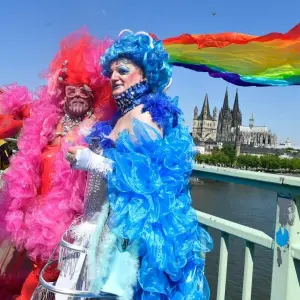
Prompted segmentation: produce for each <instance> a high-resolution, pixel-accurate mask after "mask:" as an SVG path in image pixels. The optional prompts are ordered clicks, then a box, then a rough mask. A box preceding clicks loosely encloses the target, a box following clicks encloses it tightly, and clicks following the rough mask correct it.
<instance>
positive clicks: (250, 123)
mask: <svg viewBox="0 0 300 300" xmlns="http://www.w3.org/2000/svg"><path fill="white" fill-rule="evenodd" d="M253 126H254V116H253V113H252V115H251V118H250V119H249V127H250V128H251V129H252V128H253Z"/></svg>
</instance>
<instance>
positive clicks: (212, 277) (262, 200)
mask: <svg viewBox="0 0 300 300" xmlns="http://www.w3.org/2000/svg"><path fill="white" fill-rule="evenodd" d="M192 198H193V206H194V208H195V209H197V210H200V211H203V212H205V213H208V214H213V215H215V216H218V217H221V218H224V219H227V220H230V221H233V222H237V223H239V224H242V225H246V226H250V227H253V228H255V229H258V230H262V231H264V232H265V233H266V234H268V235H270V236H272V237H273V236H274V226H275V216H276V194H275V193H274V192H270V191H266V190H262V189H258V188H253V187H248V186H244V185H237V184H230V183H224V182H215V181H204V184H203V185H192ZM209 232H210V233H211V235H212V237H213V239H214V242H215V246H214V249H213V251H212V252H211V253H209V254H208V255H207V257H206V258H207V263H206V264H207V265H206V276H207V279H208V282H209V285H210V288H211V300H215V299H216V292H217V281H218V263H219V248H220V232H219V231H217V230H214V229H209ZM244 252H245V241H243V240H241V239H239V238H235V237H232V236H230V241H229V254H228V255H229V258H228V270H227V285H226V297H225V298H226V300H241V299H242V288H243V272H244ZM271 274H272V251H271V250H268V249H266V248H264V247H261V246H255V251H254V274H253V284H252V299H254V300H267V299H270V290H271Z"/></svg>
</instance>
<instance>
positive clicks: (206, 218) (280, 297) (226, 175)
mask: <svg viewBox="0 0 300 300" xmlns="http://www.w3.org/2000/svg"><path fill="white" fill-rule="evenodd" d="M193 176H197V177H200V178H203V179H215V180H218V181H224V182H231V183H236V184H244V185H250V186H256V187H259V188H263V189H269V190H273V191H276V192H277V216H276V226H275V234H274V239H273V238H271V237H270V236H268V235H267V234H266V233H264V232H262V231H260V230H256V229H253V228H251V227H248V226H244V225H241V224H238V223H234V222H231V221H228V220H225V219H222V218H218V217H216V216H213V215H209V214H206V213H203V212H200V211H197V217H198V221H199V223H201V224H203V225H204V226H205V227H211V228H215V229H217V230H219V231H220V232H221V241H220V258H219V274H218V288H217V300H224V299H225V292H226V278H227V265H228V253H229V237H230V235H232V236H235V237H238V238H241V239H243V240H245V241H246V245H245V263H244V278H243V294H242V295H243V296H242V300H251V292H252V278H253V258H254V249H255V245H260V246H263V247H265V248H268V249H271V250H272V251H273V270H272V287H271V298H270V299H271V300H296V299H297V300H298V299H300V261H299V260H300V221H299V212H300V178H296V177H289V176H282V175H274V174H267V173H257V172H252V171H243V170H236V169H230V168H220V167H212V166H207V165H205V166H203V165H195V166H194V172H193ZM281 210H282V211H281ZM281 231H284V232H285V233H286V234H288V237H289V238H288V243H287V244H286V245H282V243H280V242H279V241H277V235H276V233H278V232H279V233H280V232H281Z"/></svg>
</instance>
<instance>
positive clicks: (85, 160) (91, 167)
mask: <svg viewBox="0 0 300 300" xmlns="http://www.w3.org/2000/svg"><path fill="white" fill-rule="evenodd" d="M72 167H73V169H76V170H84V171H89V172H97V173H98V172H99V173H102V174H104V175H105V174H107V173H108V172H110V171H112V167H113V161H112V160H111V159H109V158H106V157H104V156H102V155H98V154H96V153H95V152H93V151H91V150H90V149H89V148H85V149H79V150H78V151H77V153H76V160H75V163H74V164H72Z"/></svg>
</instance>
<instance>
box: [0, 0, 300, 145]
mask: <svg viewBox="0 0 300 300" xmlns="http://www.w3.org/2000/svg"><path fill="white" fill-rule="evenodd" d="M299 11H300V1H299V0H286V1H274V0H273V1H272V0H252V1H241V0H240V1H237V0H227V1H224V0H207V1H203V0H184V1H183V0H152V1H146V0H144V1H137V0H136V1H132V0H129V1H121V0H115V1H102V0H98V1H97V0H85V1H79V0H52V1H48V0H44V1H38V0H15V1H13V0H2V1H1V16H0V36H1V46H0V85H2V84H7V83H11V82H18V83H19V84H22V85H27V86H28V87H29V88H31V89H34V88H35V87H37V86H39V85H41V84H43V83H44V82H43V80H41V79H40V78H39V74H40V73H41V72H42V71H43V70H45V69H46V68H47V66H48V64H49V62H50V61H51V60H52V58H53V56H54V54H55V52H56V51H57V49H58V45H59V42H60V40H61V39H62V38H63V37H64V36H65V35H67V34H69V33H71V32H72V31H75V30H77V29H79V28H80V27H82V26H83V25H87V26H88V28H89V30H90V32H91V33H92V34H93V35H96V36H98V37H102V36H106V35H109V36H111V37H116V36H117V35H118V33H119V32H120V31H121V30H122V29H124V28H129V29H131V30H133V31H140V30H143V31H148V32H153V33H155V34H156V35H157V36H158V37H160V38H162V39H163V38H166V37H171V36H176V35H179V34H181V33H185V32H188V33H217V32H225V31H237V32H244V33H249V34H257V35H262V34H266V33H269V32H272V31H278V32H286V31H288V30H289V29H291V28H292V27H293V26H294V25H296V24H297V23H298V22H300V15H299ZM213 12H215V13H216V15H215V16H213V14H212V13H213ZM299 55H300V54H299ZM173 73H174V77H173V85H172V87H171V88H170V90H169V93H170V95H172V96H179V97H180V107H181V108H182V109H183V111H184V113H185V119H186V121H187V124H189V125H191V124H192V116H193V109H194V107H195V105H198V107H201V106H202V103H203V99H204V96H205V93H208V96H209V101H210V107H211V109H212V108H213V107H214V106H217V107H218V109H219V108H220V107H221V105H222V102H223V98H224V93H225V89H226V87H228V92H229V97H230V104H231V105H233V101H234V95H235V91H236V87H235V86H234V85H231V84H229V83H227V82H225V81H222V80H221V79H212V78H210V77H209V76H208V75H207V74H202V73H196V72H192V71H189V70H184V69H181V68H174V72H173ZM239 99H240V107H241V110H242V113H243V123H244V124H248V119H249V117H250V115H251V113H252V112H253V113H254V118H255V124H256V125H267V126H268V127H269V128H270V129H271V130H272V131H273V132H275V133H277V135H278V137H279V140H284V139H285V138H287V137H289V138H290V139H291V140H292V142H293V143H294V144H297V145H300V133H299V131H300V118H299V114H300V87H285V88H271V87H270V88H255V87H251V88H249V87H248V88H242V87H240V88H239Z"/></svg>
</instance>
